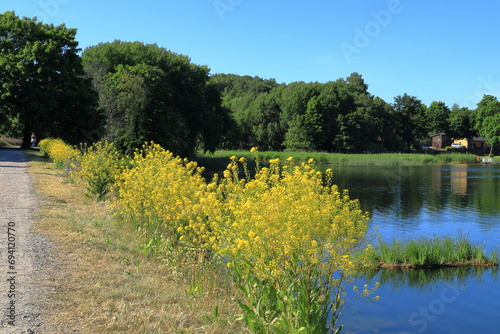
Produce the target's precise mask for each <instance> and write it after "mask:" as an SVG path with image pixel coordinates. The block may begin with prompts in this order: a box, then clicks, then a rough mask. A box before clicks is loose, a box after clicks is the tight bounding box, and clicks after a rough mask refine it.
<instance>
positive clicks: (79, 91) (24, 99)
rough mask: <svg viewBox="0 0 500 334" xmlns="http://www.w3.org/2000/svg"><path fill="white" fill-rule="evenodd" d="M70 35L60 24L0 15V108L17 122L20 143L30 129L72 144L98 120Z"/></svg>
mask: <svg viewBox="0 0 500 334" xmlns="http://www.w3.org/2000/svg"><path fill="white" fill-rule="evenodd" d="M75 36H76V29H69V28H66V26H65V25H64V24H62V25H59V26H54V25H52V24H45V23H42V22H38V21H37V20H36V18H26V17H24V18H20V17H18V16H16V15H15V13H14V12H5V13H3V14H1V15H0V50H1V53H0V64H1V66H0V84H1V87H2V90H1V94H0V104H1V105H2V108H1V110H0V112H2V113H4V114H8V115H9V118H10V119H19V121H20V122H21V124H22V126H23V128H24V130H23V147H29V144H30V135H31V132H36V133H37V134H38V138H40V137H44V136H54V137H60V138H62V139H64V140H65V141H67V142H69V143H73V144H76V143H78V142H80V141H83V140H86V136H85V134H86V133H88V132H90V131H91V130H95V129H96V128H97V127H99V125H100V124H101V121H102V115H101V114H100V113H99V112H98V110H97V95H96V94H95V92H94V91H93V90H92V87H91V83H90V81H88V80H86V79H84V77H83V67H82V63H81V58H80V57H79V55H78V52H79V51H80V49H79V48H78V42H77V41H76V40H75Z"/></svg>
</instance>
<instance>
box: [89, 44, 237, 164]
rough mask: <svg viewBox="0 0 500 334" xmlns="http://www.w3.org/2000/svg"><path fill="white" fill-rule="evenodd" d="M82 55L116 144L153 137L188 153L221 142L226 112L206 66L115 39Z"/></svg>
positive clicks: (131, 147) (134, 144)
mask: <svg viewBox="0 0 500 334" xmlns="http://www.w3.org/2000/svg"><path fill="white" fill-rule="evenodd" d="M82 59H83V63H84V67H85V72H86V73H87V75H88V76H90V77H92V78H93V80H94V87H95V88H96V89H97V90H98V92H99V98H100V99H99V101H100V105H101V107H102V108H103V109H104V110H105V111H106V115H107V117H108V122H107V125H106V133H107V136H108V137H109V138H110V139H111V140H112V141H113V142H114V143H116V145H117V146H118V147H119V148H121V149H123V150H125V151H127V152H131V151H133V150H134V149H135V148H137V147H138V146H140V145H142V143H144V142H145V141H155V142H156V143H158V144H160V145H162V146H163V147H164V148H166V149H168V150H171V151H172V152H174V153H176V154H180V155H183V156H187V155H189V154H191V153H193V152H194V151H195V149H196V148H197V147H198V146H200V147H201V148H202V149H205V150H207V151H213V150H215V148H216V146H217V145H218V143H219V142H220V140H222V137H223V135H224V131H226V130H227V128H228V126H227V122H226V121H229V118H228V115H227V112H228V111H227V109H226V108H221V100H220V96H214V94H218V93H217V91H216V90H214V87H212V86H209V85H207V83H208V80H209V75H208V74H209V69H208V68H207V67H206V66H199V65H196V64H193V63H191V61H190V59H189V58H188V57H186V56H183V55H178V54H175V53H173V52H171V51H169V50H166V49H165V48H161V47H159V46H157V45H156V44H143V43H140V42H133V43H131V42H122V41H118V40H117V41H114V42H112V43H101V44H99V45H96V46H93V47H91V48H88V49H86V50H85V51H84V53H83V55H82Z"/></svg>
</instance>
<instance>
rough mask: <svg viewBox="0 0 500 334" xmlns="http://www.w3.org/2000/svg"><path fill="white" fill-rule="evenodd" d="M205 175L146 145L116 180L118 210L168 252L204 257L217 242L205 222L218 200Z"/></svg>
mask: <svg viewBox="0 0 500 334" xmlns="http://www.w3.org/2000/svg"><path fill="white" fill-rule="evenodd" d="M202 172H203V169H202V168H199V167H198V166H197V164H196V163H195V162H190V161H188V160H187V159H181V158H180V157H175V156H174V155H173V154H172V153H171V152H169V151H166V150H164V149H163V148H161V147H160V146H159V145H156V144H147V145H144V146H143V148H142V149H141V150H139V151H137V152H135V154H134V158H133V160H132V161H131V168H130V169H127V170H124V171H123V173H122V174H121V176H120V177H119V178H118V184H117V185H118V195H119V196H118V199H117V201H116V205H117V206H116V208H117V209H118V212H119V213H120V215H121V216H122V217H124V218H126V219H130V220H132V221H134V222H135V223H136V224H137V225H138V226H140V227H141V228H143V229H144V231H145V233H149V234H151V235H153V236H155V237H156V238H160V239H161V242H163V243H167V244H168V246H170V247H174V248H178V247H187V248H194V249H196V250H198V251H200V252H203V251H205V250H206V249H210V248H211V243H214V242H215V240H216V235H217V234H216V231H215V230H214V229H213V227H212V225H211V223H210V222H209V221H208V219H207V217H208V211H210V210H212V208H213V207H214V206H217V204H216V202H217V199H216V196H215V193H214V192H213V191H211V190H210V189H214V187H213V185H210V184H207V182H205V179H204V178H203V177H202V175H201V174H202Z"/></svg>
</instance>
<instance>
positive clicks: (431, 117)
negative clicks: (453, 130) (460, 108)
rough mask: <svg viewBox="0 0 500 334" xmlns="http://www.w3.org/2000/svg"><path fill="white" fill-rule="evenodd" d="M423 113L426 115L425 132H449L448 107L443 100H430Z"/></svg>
mask: <svg viewBox="0 0 500 334" xmlns="http://www.w3.org/2000/svg"><path fill="white" fill-rule="evenodd" d="M425 113H426V117H427V132H428V133H429V134H435V133H448V132H449V128H450V124H449V116H450V108H448V107H447V106H446V104H445V103H444V102H441V101H439V102H436V101H434V102H432V103H431V105H430V106H429V107H428V108H427V109H426V111H425Z"/></svg>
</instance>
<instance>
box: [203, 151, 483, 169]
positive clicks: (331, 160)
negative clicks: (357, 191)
mask: <svg viewBox="0 0 500 334" xmlns="http://www.w3.org/2000/svg"><path fill="white" fill-rule="evenodd" d="M258 155H259V156H260V158H261V159H262V161H269V160H271V159H274V158H280V159H281V160H282V161H286V158H288V157H293V158H294V161H295V162H307V161H308V160H309V159H310V158H312V159H314V160H315V161H316V162H317V163H319V164H333V165H344V166H399V165H402V166H406V165H425V164H452V163H459V164H463V163H475V162H476V155H474V154H463V153H440V154H419V153H411V154H405V153H380V154H342V153H323V152H275V151H267V152H259V153H258ZM230 156H238V157H245V158H247V159H248V160H252V159H253V158H254V156H255V153H251V152H247V151H216V152H215V153H213V154H202V153H200V154H198V155H197V156H196V157H195V158H194V160H196V161H198V162H199V163H200V165H203V166H205V165H207V166H208V167H207V169H211V168H213V169H211V170H217V169H223V168H225V165H227V163H228V161H229V157H230Z"/></svg>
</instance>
